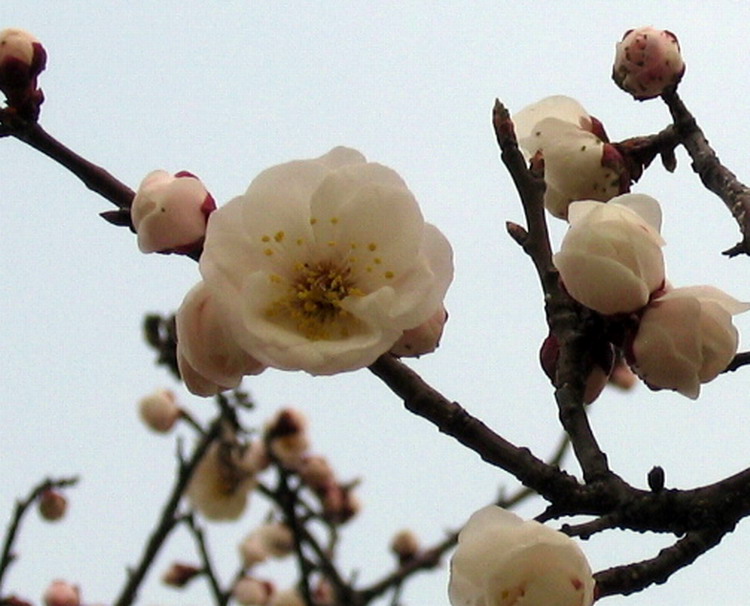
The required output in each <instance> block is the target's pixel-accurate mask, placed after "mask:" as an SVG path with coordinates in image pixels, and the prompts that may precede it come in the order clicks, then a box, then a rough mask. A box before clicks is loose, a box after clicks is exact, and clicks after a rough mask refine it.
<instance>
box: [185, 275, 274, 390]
mask: <svg viewBox="0 0 750 606" xmlns="http://www.w3.org/2000/svg"><path fill="white" fill-rule="evenodd" d="M176 325H177V363H178V365H179V368H180V373H181V375H182V378H183V380H184V381H185V385H187V387H188V389H189V390H190V391H191V392H193V393H194V394H196V395H200V396H210V395H214V394H216V393H218V392H219V391H224V390H227V389H232V388H234V387H237V386H238V385H239V384H240V381H242V377H243V376H244V375H256V374H259V373H261V372H263V370H265V368H266V367H265V365H264V364H261V363H260V362H258V360H256V359H255V358H253V357H251V356H250V355H248V354H247V352H245V351H244V350H243V349H241V348H240V347H239V345H237V343H236V342H235V341H234V339H233V338H232V335H231V330H230V327H229V326H228V324H227V321H226V318H225V317H224V316H223V315H222V310H221V309H220V308H219V307H218V306H217V305H216V301H215V297H214V296H213V294H212V293H211V291H210V290H209V289H208V288H207V287H206V285H205V283H203V282H199V283H198V284H197V285H196V286H194V287H193V288H192V289H191V290H190V292H188V294H187V295H186V296H185V300H184V301H183V302H182V305H181V306H180V309H179V310H178V311H177V318H176Z"/></svg>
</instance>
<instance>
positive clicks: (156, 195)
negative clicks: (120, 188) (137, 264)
mask: <svg viewBox="0 0 750 606" xmlns="http://www.w3.org/2000/svg"><path fill="white" fill-rule="evenodd" d="M215 209H216V203H215V202H214V199H213V198H212V197H211V194H209V193H208V191H207V190H206V187H205V186H204V185H203V183H201V181H200V180H199V179H198V177H196V176H195V175H192V174H190V173H189V172H186V171H182V172H179V173H177V174H175V175H174V176H172V175H170V174H169V173H168V172H166V171H164V170H155V171H153V172H151V173H149V174H148V175H146V177H145V178H144V179H143V181H142V182H141V184H140V186H139V187H138V192H137V193H136V195H135V198H134V199H133V205H132V206H131V208H130V215H131V217H132V219H133V226H134V227H135V231H136V232H137V233H138V248H140V249H141V252H144V253H151V252H161V253H168V252H189V251H190V250H192V249H194V248H195V247H196V246H198V245H199V244H201V242H202V241H203V237H204V236H205V234H206V221H207V220H208V215H209V214H210V213H211V212H213V211H214V210H215Z"/></svg>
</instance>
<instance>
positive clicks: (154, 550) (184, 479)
mask: <svg viewBox="0 0 750 606" xmlns="http://www.w3.org/2000/svg"><path fill="white" fill-rule="evenodd" d="M223 423H224V419H223V418H222V417H219V418H218V419H216V420H215V421H214V422H213V423H212V424H211V427H210V428H209V429H208V431H206V433H205V434H204V435H203V436H201V438H200V440H199V441H198V443H197V444H196V446H195V449H194V450H193V453H192V455H191V457H190V460H188V461H187V462H184V461H180V466H179V469H178V473H177V479H176V481H175V484H174V487H173V488H172V492H171V494H170V496H169V499H168V500H167V503H166V504H165V505H164V509H163V510H162V513H161V516H160V518H159V522H158V523H157V525H156V528H154V530H153V532H152V533H151V536H150V537H149V539H148V542H147V543H146V546H145V548H144V551H143V555H142V556H141V559H140V562H139V564H138V567H137V568H136V569H135V570H130V571H129V572H128V578H127V581H126V582H125V586H124V587H123V588H122V591H121V592H120V596H119V597H118V598H117V599H116V600H115V602H114V605H115V606H130V604H132V603H133V601H134V600H135V598H136V596H137V594H138V589H139V587H140V585H141V583H142V582H143V579H144V578H145V577H146V573H147V572H148V570H149V568H150V567H151V564H152V563H153V561H154V559H155V558H156V556H157V554H158V553H159V550H160V549H161V547H162V545H163V544H164V541H165V540H166V539H167V537H168V536H169V534H170V533H171V532H172V530H173V529H174V528H175V526H176V525H177V523H178V522H179V519H178V518H177V517H176V515H175V514H176V512H177V508H178V507H179V505H180V501H181V499H182V495H183V493H184V492H185V489H186V488H187V486H188V483H189V482H190V478H191V477H192V476H193V472H194V471H195V468H196V467H197V466H198V463H199V462H200V460H201V458H202V457H203V455H204V454H205V452H206V450H208V447H209V446H210V445H211V442H213V441H214V440H215V439H216V437H217V436H218V435H219V432H220V429H221V426H222V424H223Z"/></svg>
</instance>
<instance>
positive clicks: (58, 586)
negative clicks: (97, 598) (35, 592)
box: [42, 580, 81, 606]
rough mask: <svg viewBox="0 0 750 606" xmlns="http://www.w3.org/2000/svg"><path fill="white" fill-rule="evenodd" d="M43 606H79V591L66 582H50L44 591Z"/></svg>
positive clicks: (75, 586) (76, 587)
mask: <svg viewBox="0 0 750 606" xmlns="http://www.w3.org/2000/svg"><path fill="white" fill-rule="evenodd" d="M42 599H43V600H44V605H45V606H80V604H81V590H80V589H79V588H78V586H77V585H73V584H71V583H68V582H67V581H61V580H56V581H52V582H51V583H50V584H49V586H48V587H47V589H46V590H45V591H44V596H43V597H42Z"/></svg>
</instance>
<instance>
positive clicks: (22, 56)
mask: <svg viewBox="0 0 750 606" xmlns="http://www.w3.org/2000/svg"><path fill="white" fill-rule="evenodd" d="M46 63H47V53H46V51H45V50H44V47H43V46H42V44H41V42H39V40H37V39H36V37H35V36H34V35H32V34H30V33H29V32H27V31H24V30H22V29H17V28H10V29H4V30H2V31H0V90H2V92H3V93H4V94H5V96H6V98H7V100H8V106H9V107H12V108H14V109H15V110H16V111H18V112H19V113H20V114H21V115H22V117H24V118H32V119H36V118H37V117H38V115H39V105H41V103H42V101H43V100H44V95H42V91H41V90H38V89H37V76H38V75H39V74H40V73H41V72H42V71H43V70H44V67H45V65H46Z"/></svg>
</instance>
